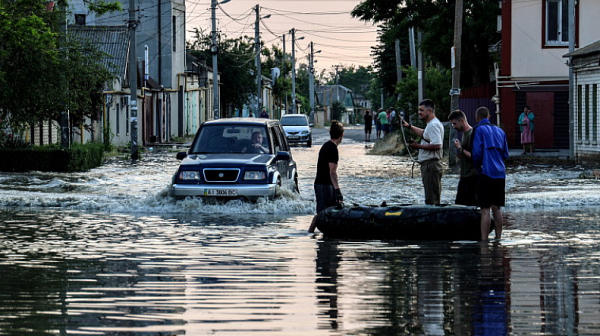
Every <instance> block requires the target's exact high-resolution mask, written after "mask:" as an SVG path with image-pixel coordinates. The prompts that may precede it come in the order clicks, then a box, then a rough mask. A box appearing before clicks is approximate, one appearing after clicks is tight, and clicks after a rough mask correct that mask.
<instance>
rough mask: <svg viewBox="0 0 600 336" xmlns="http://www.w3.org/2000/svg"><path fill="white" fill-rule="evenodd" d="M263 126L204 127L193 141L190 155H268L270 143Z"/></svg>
mask: <svg viewBox="0 0 600 336" xmlns="http://www.w3.org/2000/svg"><path fill="white" fill-rule="evenodd" d="M266 131H267V130H266V128H265V127H264V126H253V125H205V126H202V128H200V134H199V135H198V136H197V137H196V139H194V142H193V143H192V146H191V148H190V154H217V153H240V154H241V153H251V154H270V153H272V150H271V143H270V142H269V138H268V137H267V132H266Z"/></svg>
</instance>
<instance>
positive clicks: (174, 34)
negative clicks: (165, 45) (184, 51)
mask: <svg viewBox="0 0 600 336" xmlns="http://www.w3.org/2000/svg"><path fill="white" fill-rule="evenodd" d="M172 43H173V51H177V17H176V16H173V41H172Z"/></svg>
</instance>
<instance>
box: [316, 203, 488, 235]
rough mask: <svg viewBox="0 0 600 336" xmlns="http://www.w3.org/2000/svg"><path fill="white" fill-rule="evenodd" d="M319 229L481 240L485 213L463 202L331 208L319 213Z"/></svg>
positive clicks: (346, 232) (329, 232) (335, 233)
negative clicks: (482, 216) (463, 204)
mask: <svg viewBox="0 0 600 336" xmlns="http://www.w3.org/2000/svg"><path fill="white" fill-rule="evenodd" d="M317 228H318V229H319V230H320V231H321V232H323V234H324V235H325V236H327V237H333V238H360V239H365V238H366V239H406V240H480V239H481V234H480V232H481V212H480V210H479V208H477V207H471V206H462V205H439V206H433V205H390V206H365V205H354V206H351V207H348V206H344V207H330V208H327V209H325V210H323V211H321V213H319V215H318V216H317ZM492 229H493V223H492V227H491V228H490V232H491V230H492Z"/></svg>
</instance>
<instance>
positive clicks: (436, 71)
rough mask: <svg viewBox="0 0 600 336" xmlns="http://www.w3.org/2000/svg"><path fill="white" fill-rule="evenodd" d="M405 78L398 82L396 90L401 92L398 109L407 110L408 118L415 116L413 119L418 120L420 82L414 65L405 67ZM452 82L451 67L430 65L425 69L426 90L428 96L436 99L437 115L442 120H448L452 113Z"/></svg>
mask: <svg viewBox="0 0 600 336" xmlns="http://www.w3.org/2000/svg"><path fill="white" fill-rule="evenodd" d="M403 72H404V75H405V76H404V79H403V80H402V82H400V83H398V85H397V87H396V91H397V92H398V93H400V94H401V98H400V99H399V100H398V102H397V110H398V111H405V113H406V118H409V116H411V115H412V116H413V118H412V120H418V119H417V117H416V115H417V106H416V104H417V103H418V90H417V87H418V83H417V70H416V69H415V68H413V67H405V68H404V69H403ZM451 84H452V72H451V71H450V70H449V69H444V68H441V67H438V68H436V67H428V68H427V69H426V71H425V90H426V91H427V92H428V95H427V97H428V98H430V99H431V100H433V101H434V103H435V106H436V107H435V111H436V113H435V114H436V117H437V118H438V119H440V120H447V119H448V115H449V114H450V111H449V110H450V95H448V89H447V88H448V87H450V85H451Z"/></svg>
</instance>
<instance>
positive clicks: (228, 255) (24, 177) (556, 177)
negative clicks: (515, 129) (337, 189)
mask: <svg viewBox="0 0 600 336" xmlns="http://www.w3.org/2000/svg"><path fill="white" fill-rule="evenodd" d="M350 131H352V130H349V131H348V132H350ZM357 132H359V135H360V134H362V133H360V132H361V131H360V130H357ZM359 138H360V137H359ZM326 139H327V134H326V133H325V132H323V131H322V130H319V132H317V134H316V136H315V138H314V144H313V147H311V148H304V147H294V148H293V156H294V159H295V160H296V161H297V162H298V167H299V188H300V195H299V196H296V195H287V196H286V197H284V198H281V199H277V200H275V201H272V202H268V201H262V200H261V201H259V202H257V203H244V202H240V201H231V202H229V203H227V204H207V203H205V202H202V200H199V199H186V200H182V201H175V200H173V199H172V198H170V197H169V196H168V189H167V187H168V185H169V183H170V180H171V175H172V174H173V172H174V171H175V170H176V168H177V166H178V163H179V161H177V160H176V159H175V153H174V152H167V151H158V150H157V149H155V150H153V151H152V152H151V153H147V154H145V155H144V157H143V159H142V160H141V161H140V162H138V163H137V164H135V165H131V164H130V163H129V162H127V161H121V160H112V161H111V162H110V163H109V164H106V165H105V166H103V167H100V168H97V169H93V170H91V171H90V172H85V173H71V174H58V173H42V172H31V173H19V174H17V173H14V174H13V173H0V288H1V289H0V334H2V335H46V334H55V335H214V334H217V335H407V334H410V335H509V334H510V335H532V334H536V335H598V334H600V220H599V218H600V207H599V205H600V181H599V180H595V179H581V178H580V176H581V175H582V174H584V173H585V172H586V171H585V169H583V168H581V167H570V168H569V169H564V168H563V167H559V166H552V165H547V166H545V165H539V166H511V167H510V170H509V176H508V178H507V191H508V192H507V207H506V209H505V217H506V221H507V225H506V228H505V231H504V233H503V240H502V241H500V242H496V243H479V242H473V241H455V242H451V241H429V242H423V241H376V240H370V241H357V240H330V239H326V238H324V237H323V236H322V235H321V234H320V233H317V234H314V235H313V234H308V233H307V232H306V230H307V228H308V226H309V224H310V221H311V220H312V216H313V215H314V211H315V210H314V209H315V203H314V194H313V189H312V184H313V179H314V174H315V170H316V160H317V153H318V150H319V149H320V147H321V144H322V143H323V142H324V141H326ZM369 149H370V148H368V147H365V144H364V143H362V142H359V141H353V140H352V139H351V137H348V139H347V140H345V141H344V142H343V143H342V145H341V146H340V166H339V170H338V172H339V175H340V184H341V188H342V191H343V192H344V196H345V199H346V202H348V203H352V202H355V203H360V204H379V203H381V202H382V201H386V202H388V203H421V204H423V203H424V200H423V189H422V183H421V178H420V175H419V168H418V166H414V177H411V176H412V175H413V171H412V169H413V164H412V162H410V161H409V160H407V159H406V158H403V157H397V156H377V155H367V153H368V151H369ZM442 184H443V193H442V202H443V203H453V200H454V196H455V190H456V185H457V184H458V175H457V174H456V173H452V172H449V173H447V174H446V175H445V176H444V178H443V181H442Z"/></svg>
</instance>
